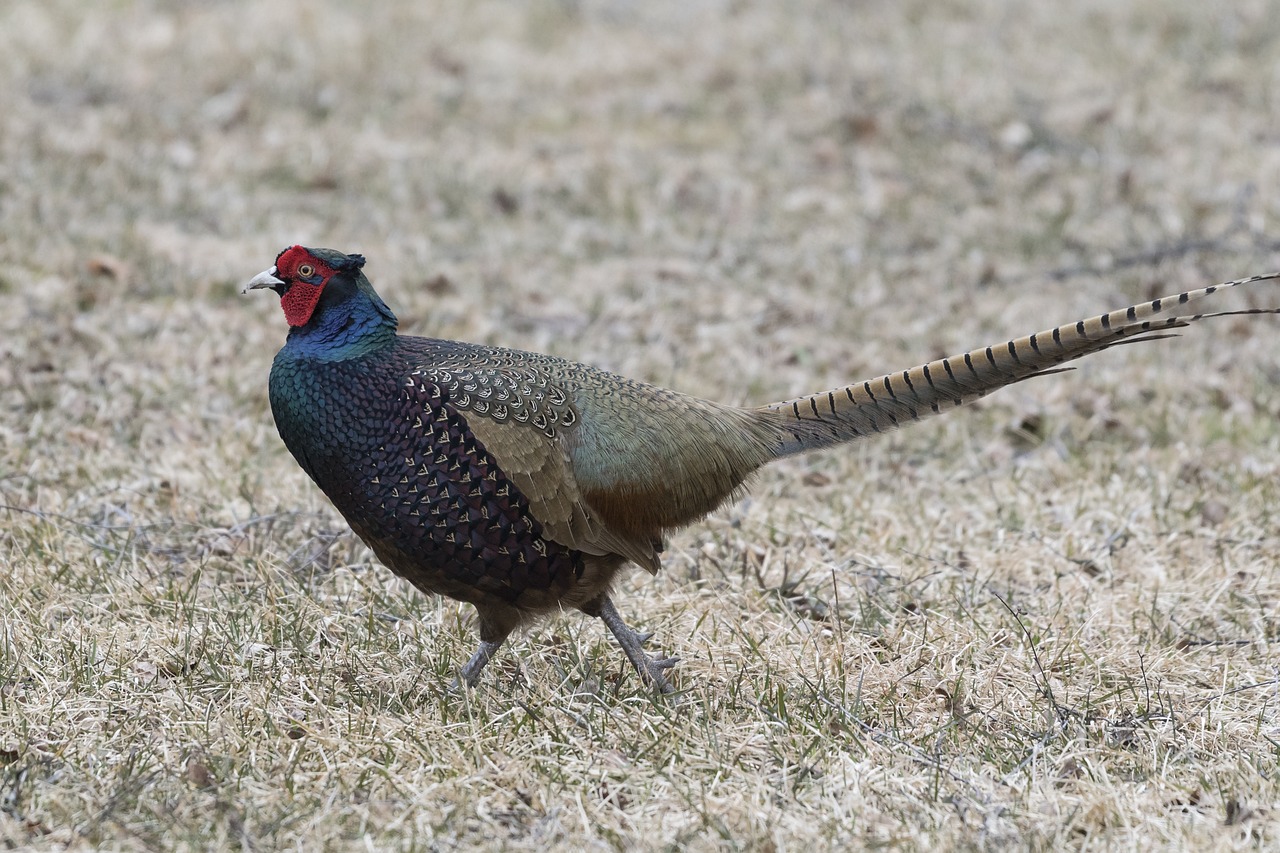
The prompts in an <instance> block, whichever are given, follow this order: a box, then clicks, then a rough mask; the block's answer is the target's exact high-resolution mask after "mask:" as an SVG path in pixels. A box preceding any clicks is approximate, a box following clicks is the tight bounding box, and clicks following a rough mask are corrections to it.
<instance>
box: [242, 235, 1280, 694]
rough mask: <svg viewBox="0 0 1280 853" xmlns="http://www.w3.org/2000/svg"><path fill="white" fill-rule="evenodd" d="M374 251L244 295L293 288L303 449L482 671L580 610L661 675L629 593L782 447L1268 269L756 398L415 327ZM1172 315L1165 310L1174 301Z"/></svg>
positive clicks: (942, 402) (293, 264)
mask: <svg viewBox="0 0 1280 853" xmlns="http://www.w3.org/2000/svg"><path fill="white" fill-rule="evenodd" d="M364 263H365V260H364V258H363V257H362V256H360V255H348V254H344V253H342V252H338V251H334V250H332V249H308V248H305V247H303V246H291V247H290V248H288V249H285V250H284V251H283V252H281V253H280V254H279V255H278V256H277V257H276V262H275V265H274V266H272V267H271V268H270V269H268V270H265V271H264V272H261V273H259V274H258V275H256V276H254V278H253V279H252V280H251V281H250V282H249V283H248V285H247V286H246V287H245V290H246V292H247V291H249V290H257V289H260V288H266V289H270V290H274V291H275V292H276V293H277V294H279V296H280V303H281V306H282V307H283V308H284V315H285V319H286V320H287V321H288V323H289V327H290V328H289V336H288V340H287V341H286V342H285V345H284V347H283V348H282V349H281V350H280V352H279V353H278V354H277V355H276V358H275V361H274V363H273V364H272V367H271V380H270V396H271V411H272V413H273V415H274V416H275V421H276V426H277V428H278V429H279V431H280V437H281V438H283V439H284V443H285V445H286V446H287V447H288V448H289V451H290V452H291V453H292V454H293V456H294V458H295V459H297V461H298V464H299V465H301V466H302V468H303V470H305V471H306V472H307V474H309V475H310V476H311V479H313V480H314V481H315V482H316V484H317V485H318V486H319V487H320V488H321V489H322V490H323V491H324V493H325V494H326V495H327V496H328V497H329V499H330V500H331V501H333V504H334V506H336V507H337V508H338V511H339V512H340V513H342V515H343V517H344V518H345V519H346V520H347V523H349V524H350V525H351V527H352V529H353V530H354V531H355V532H356V534H357V535H358V536H359V537H360V538H361V539H362V540H364V542H365V543H366V544H367V545H368V546H369V547H370V548H371V549H373V552H374V554H375V555H377V557H378V559H379V560H381V561H382V562H383V563H384V564H386V565H387V566H388V567H389V568H390V569H391V570H392V571H394V572H395V573H396V574H398V575H400V576H401V577H404V578H405V579H407V580H409V581H410V582H411V583H413V584H414V585H415V586H417V587H418V588H419V589H421V590H423V591H424V592H429V593H437V594H440V595H446V596H448V597H450V598H453V599H457V600H460V601H467V602H470V603H471V604H473V605H475V608H476V611H477V613H478V614H479V629H480V647H479V648H478V649H477V650H476V652H475V654H474V655H472V657H471V659H470V660H468V661H467V663H466V664H465V665H464V666H463V667H462V669H461V671H460V677H461V679H462V680H463V681H465V682H466V683H467V684H468V685H474V684H475V683H476V680H477V679H478V678H479V676H480V673H481V671H482V670H483V669H484V667H485V665H486V664H487V663H488V662H489V659H490V658H491V657H492V656H493V654H494V653H495V652H496V651H497V650H498V648H499V647H500V646H501V645H502V643H503V641H504V640H506V638H507V637H508V636H509V635H510V634H511V632H512V631H513V630H515V629H516V628H517V627H519V626H520V625H522V624H523V623H525V622H528V621H529V620H531V619H533V618H535V617H537V616H540V615H542V614H544V613H548V612H551V611H554V610H557V609H561V608H577V609H578V610H581V611H582V612H583V613H585V614H587V615H588V616H598V617H600V619H602V620H603V621H604V623H605V625H607V626H608V628H609V630H610V631H611V632H612V633H613V636H614V637H616V638H617V641H618V644H619V645H621V646H622V650H623V652H624V653H625V654H626V656H627V658H628V659H629V660H630V661H631V663H632V664H633V665H634V666H635V668H636V670H637V672H639V673H640V675H641V677H642V678H644V679H645V680H646V681H647V682H649V683H650V684H651V685H652V686H653V687H654V688H656V689H658V690H660V691H662V692H670V691H671V689H672V688H671V683H670V682H669V681H668V679H667V677H666V670H668V669H669V668H670V667H672V666H673V665H674V664H675V663H676V662H677V659H676V658H653V657H650V656H649V655H648V654H647V653H646V652H645V651H644V648H643V646H644V643H645V641H646V640H647V639H648V636H647V635H644V634H640V633H637V632H636V631H635V630H633V629H632V628H630V627H628V625H627V624H626V622H625V621H623V619H622V617H621V616H620V615H619V614H618V611H617V610H616V609H615V608H614V605H613V602H612V600H610V597H609V591H610V587H611V586H612V584H613V581H614V578H615V577H616V576H617V574H618V572H619V571H620V570H621V569H622V568H623V567H624V566H625V565H627V564H628V563H635V564H636V565H638V566H640V567H641V568H643V569H644V570H645V571H648V572H650V573H656V572H657V571H658V569H659V568H660V563H659V557H658V555H659V554H660V553H661V552H662V548H663V540H664V537H665V536H666V535H667V534H668V533H669V532H671V531H673V530H676V529H678V528H681V527H684V526H685V525H688V524H690V523H692V522H694V521H697V520H698V519H700V518H702V517H703V516H705V515H706V514H707V513H709V512H711V511H712V510H713V509H715V508H716V507H717V506H719V505H720V504H721V503H723V502H724V501H725V500H726V499H728V498H729V497H730V496H732V495H733V494H734V493H735V492H736V491H737V490H738V489H739V488H740V487H741V486H742V484H743V482H744V481H745V480H746V479H747V478H748V477H749V476H750V475H751V473H752V472H753V471H755V470H756V469H758V468H760V467H761V466H763V465H765V464H766V463H768V462H771V461H773V460H775V459H779V458H781V457H784V456H790V455H792V454H796V453H804V452H806V451H809V450H815V449H818V448H823V447H829V446H831V445H835V444H840V443H843V442H847V441H853V440H855V439H859V438H865V437H867V436H871V435H875V434H876V433H881V432H885V431H887V430H890V429H894V428H896V427H900V426H904V425H906V424H909V423H913V422H915V421H917V420H920V419H922V418H924V417H927V416H928V415H932V414H938V413H940V412H943V411H946V410H948V409H951V408H954V407H956V406H959V405H961V404H963V403H968V402H970V401H972V400H976V399H978V398H979V397H982V396H983V395H985V394H988V393H990V392H992V391H994V390H996V389H997V388H1000V387H1003V386H1005V385H1009V384H1012V383H1014V382H1019V381H1021V380H1023V379H1028V378H1030V377H1033V376H1043V375H1045V374H1049V373H1055V372H1059V371H1061V370H1064V369H1068V368H1062V367H1059V365H1061V364H1063V363H1064V362H1068V361H1071V360H1072V359H1076V358H1080V357H1082V356H1085V355H1089V354H1090V353H1095V352H1098V351H1100V350H1104V349H1107V348H1108V347H1112V346H1115V345H1117V344H1122V343H1129V342H1134V341H1149V340H1155V339H1158V338H1162V337H1168V334H1167V333H1168V332H1169V331H1170V330H1173V329H1177V328H1180V327H1183V326H1187V325H1189V324H1191V323H1193V322H1195V321H1197V320H1201V319H1204V318H1207V317H1217V316H1224V315H1229V314H1265V313H1277V312H1278V311H1280V309H1252V310H1243V311H1220V312H1216V313H1194V312H1193V306H1195V305H1197V304H1198V303H1200V302H1202V301H1203V300H1205V299H1207V298H1209V297H1212V296H1213V295H1214V294H1216V293H1219V292H1221V291H1223V290H1226V289H1229V288H1234V287H1239V286H1241V285H1247V284H1252V283H1253V282H1258V281H1264V280H1268V279H1275V278H1277V277H1280V273H1272V274H1268V275H1259V276H1253V277H1252V278H1246V279H1240V280H1238V281H1232V282H1227V283H1225V284H1220V285H1217V286H1215V287H1206V288H1203V289H1200V290H1191V291H1188V292H1186V293H1179V294H1177V295H1174V296H1170V297H1166V298H1164V299H1156V300H1153V301H1151V302H1146V303H1143V304H1140V305H1134V306H1132V307H1130V308H1125V309H1121V310H1119V311H1113V312H1111V313H1109V314H1102V315H1099V316H1097V317H1092V318H1090V319H1087V320H1081V321H1079V322H1076V323H1069V324H1067V325H1065V326H1059V327H1057V328H1056V329H1049V330H1047V331H1044V332H1038V333H1036V334H1034V335H1028V336H1027V337H1023V338H1018V339H1016V340H1010V341H1006V342H1001V343H999V344H993V345H992V346H988V347H981V348H979V349H976V350H973V351H971V352H967V353H961V354H960V355H955V356H951V357H950V358H943V359H938V360H937V361H931V362H929V363H928V364H923V365H920V366H919V367H912V368H909V369H907V370H901V371H896V372H893V373H888V374H885V375H884V376H877V377H876V378H874V379H869V380H866V381H863V382H855V383H854V384H852V385H847V386H845V387H843V388H836V389H833V390H830V391H823V392H820V393H818V394H811V395H809V396H805V397H798V398H796V399H794V400H785V401H783V402H780V403H770V404H768V405H765V406H760V407H758V408H738V407H735V406H728V405H722V404H720V403H714V402H711V401H709V400H702V399H698V398H696V397H690V396H687V395H684V394H679V393H677V392H675V391H668V390H666V389H664V388H659V387H656V386H653V385H647V384H645V383H642V382H636V381H634V380H631V379H627V378H625V377H623V376H618V375H616V374H613V373H608V372H606V371H603V370H599V369H597V368H594V367H591V366H589V365H585V364H578V363H576V362H572V361H567V360H565V359H561V358H555V357H552V356H548V355H539V354H535V353H528V352H520V351H518V350H512V349H504V348H502V347H494V346H481V345H478V344H471V343H463V342H459V341H447V340H434V339H429V338H418V337H409V336H407V335H399V334H397V333H396V317H395V314H393V313H392V312H391V309H389V308H388V307H387V305H386V303H384V302H383V301H382V299H381V298H380V297H379V296H378V294H377V293H376V292H375V291H374V289H373V286H372V285H371V284H370V283H369V280H368V279H367V278H366V277H365V275H364V272H363V271H362V267H363V266H364ZM1166 315H1167V316H1166Z"/></svg>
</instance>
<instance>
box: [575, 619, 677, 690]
mask: <svg viewBox="0 0 1280 853" xmlns="http://www.w3.org/2000/svg"><path fill="white" fill-rule="evenodd" d="M596 603H597V604H598V608H599V612H598V613H597V614H596V615H598V616H599V617H600V618H601V619H602V620H604V624H605V625H607V626H609V630H610V631H611V632H612V633H613V636H614V637H615V638H616V639H617V640H618V645H620V646H622V651H623V653H624V654H626V656H627V659H628V660H629V661H631V665H632V666H634V667H635V668H636V672H638V673H640V677H641V678H643V679H644V680H645V681H647V682H649V684H650V685H651V686H652V687H654V688H655V689H656V690H658V691H659V692H660V693H672V692H674V690H675V688H674V687H672V686H671V682H669V681H667V677H666V675H665V672H664V671H665V670H668V669H671V667H673V666H675V665H676V664H677V663H679V662H680V658H654V657H649V655H648V654H646V653H645V650H644V641H645V640H647V639H649V637H651V636H652V634H641V633H639V632H637V631H635V630H634V629H633V628H631V627H629V626H628V625H627V623H626V622H624V621H622V616H621V615H619V614H618V611H617V609H616V608H615V607H614V606H613V602H612V601H611V600H610V599H609V596H607V595H602V596H600V598H598V599H596Z"/></svg>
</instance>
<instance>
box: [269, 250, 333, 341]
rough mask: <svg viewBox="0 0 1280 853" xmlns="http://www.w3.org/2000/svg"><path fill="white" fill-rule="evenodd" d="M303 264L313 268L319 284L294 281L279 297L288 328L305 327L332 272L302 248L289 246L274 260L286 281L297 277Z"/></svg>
mask: <svg viewBox="0 0 1280 853" xmlns="http://www.w3.org/2000/svg"><path fill="white" fill-rule="evenodd" d="M303 264H310V265H311V266H312V267H314V268H315V271H316V273H318V274H319V276H320V283H319V284H310V283H308V282H305V281H295V282H294V283H293V284H292V285H291V286H290V287H289V289H288V290H286V291H285V294H284V296H282V297H280V307H281V308H283V309H284V318H285V320H287V321H288V322H289V325H290V326H305V325H306V324H307V323H308V322H309V321H310V320H311V315H312V314H313V313H314V312H315V310H316V303H317V302H319V301H320V293H321V291H323V290H324V285H325V282H327V281H328V280H329V276H331V275H333V272H334V271H333V270H332V269H330V267H329V266H328V265H327V264H325V263H323V262H322V261H320V259H318V258H315V257H313V256H312V255H311V253H310V252H308V251H307V250H306V249H305V248H303V247H302V246H291V247H289V248H288V249H286V250H285V251H283V252H281V253H280V257H278V258H276V267H277V269H278V270H279V275H280V276H281V277H282V278H284V279H285V280H286V281H288V280H290V279H293V278H294V277H295V276H296V275H297V271H298V268H299V267H300V266H302V265H303Z"/></svg>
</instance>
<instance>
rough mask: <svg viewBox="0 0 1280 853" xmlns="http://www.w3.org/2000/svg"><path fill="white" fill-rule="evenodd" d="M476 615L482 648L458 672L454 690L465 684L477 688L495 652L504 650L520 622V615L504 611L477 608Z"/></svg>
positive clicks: (454, 681) (491, 608)
mask: <svg viewBox="0 0 1280 853" xmlns="http://www.w3.org/2000/svg"><path fill="white" fill-rule="evenodd" d="M476 614H477V615H478V616H479V625H478V626H477V627H479V629H480V648H478V649H476V653H475V654H473V655H472V656H471V660H469V661H467V662H466V664H464V665H463V667H462V669H460V670H458V677H457V678H455V679H454V680H453V689H454V690H457V689H458V688H459V687H461V686H462V685H463V684H466V685H467V686H468V687H475V686H476V682H477V681H479V680H480V673H481V672H482V671H483V670H484V668H485V666H486V665H487V664H488V663H489V659H490V658H492V657H493V654H494V652H496V651H497V650H498V649H500V648H502V644H503V643H505V642H506V641H507V637H508V636H509V635H510V634H511V632H512V631H513V630H514V629H515V626H516V624H517V623H518V622H519V615H518V614H516V613H515V611H511V612H507V611H505V610H503V609H498V608H493V607H485V608H481V607H479V606H477V607H476Z"/></svg>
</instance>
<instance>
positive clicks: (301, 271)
mask: <svg viewBox="0 0 1280 853" xmlns="http://www.w3.org/2000/svg"><path fill="white" fill-rule="evenodd" d="M315 272H316V268H315V267H313V266H311V264H303V265H302V266H300V267H298V277H299V278H311V276H313V275H315Z"/></svg>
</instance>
